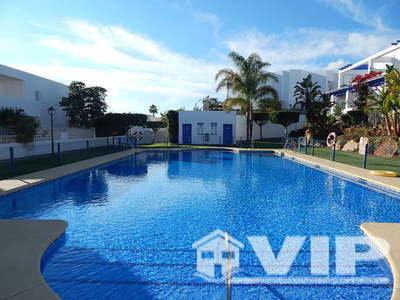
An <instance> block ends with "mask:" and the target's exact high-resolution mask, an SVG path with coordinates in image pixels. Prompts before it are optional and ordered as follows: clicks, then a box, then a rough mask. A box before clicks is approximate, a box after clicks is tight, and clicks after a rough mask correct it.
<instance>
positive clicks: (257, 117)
mask: <svg viewBox="0 0 400 300" xmlns="http://www.w3.org/2000/svg"><path fill="white" fill-rule="evenodd" d="M269 119H270V117H269V114H268V113H265V112H256V113H254V122H255V123H256V124H257V125H258V126H259V127H260V139H262V138H263V132H262V127H263V126H264V125H265V124H267V123H268V121H269Z"/></svg>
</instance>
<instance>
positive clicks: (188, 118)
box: [179, 111, 236, 145]
mask: <svg viewBox="0 0 400 300" xmlns="http://www.w3.org/2000/svg"><path fill="white" fill-rule="evenodd" d="M199 122H203V123H204V134H206V133H208V134H210V135H209V141H208V142H207V141H205V135H204V134H203V135H199V134H197V123H199ZM211 123H217V134H216V135H211ZM183 124H191V125H192V144H209V145H212V144H222V143H223V124H232V132H233V136H234V137H233V139H234V141H233V142H235V132H236V111H180V112H179V144H182V143H183V142H182V125H183Z"/></svg>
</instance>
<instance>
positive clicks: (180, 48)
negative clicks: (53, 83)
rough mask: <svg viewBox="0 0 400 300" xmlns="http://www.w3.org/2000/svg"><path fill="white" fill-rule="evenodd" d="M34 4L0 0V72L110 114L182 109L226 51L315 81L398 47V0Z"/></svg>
mask: <svg viewBox="0 0 400 300" xmlns="http://www.w3.org/2000/svg"><path fill="white" fill-rule="evenodd" d="M38 3H39V2H38V1H27V0H24V1H20V0H13V1H5V0H0V36H1V39H0V58H1V59H0V64H4V65H8V66H11V67H15V68H19V69H22V70H25V71H28V72H32V73H35V74H38V75H42V76H44V77H47V78H51V79H54V80H58V81H61V82H64V83H66V84H68V83H69V82H71V81H72V80H82V81H84V82H85V83H87V84H88V85H100V86H103V87H105V88H107V89H108V91H109V92H108V94H109V96H108V103H109V106H110V108H109V110H110V111H113V112H129V111H130V112H147V110H148V107H149V105H150V104H152V103H154V104H156V105H157V106H159V108H160V110H161V111H164V110H167V109H170V108H179V107H186V108H187V109H191V108H192V107H193V105H194V103H195V102H196V100H198V99H200V98H202V97H204V96H206V95H210V96H214V95H215V82H214V75H215V72H216V71H217V70H218V69H219V68H221V67H224V66H229V65H230V62H229V61H228V60H227V58H226V55H227V54H228V53H229V52H230V51H232V50H234V51H238V52H240V53H242V54H243V55H248V54H250V53H252V52H257V53H259V54H260V55H261V56H262V58H263V59H264V60H267V61H269V62H270V63H271V70H272V71H280V70H284V69H291V68H301V69H306V70H311V71H318V72H323V71H324V70H335V69H337V68H338V67H340V66H342V65H344V64H346V63H351V62H354V61H356V60H358V59H361V58H364V57H365V56H367V55H369V54H372V53H374V52H376V51H379V50H381V49H384V48H386V47H388V46H389V45H390V42H391V41H393V40H396V39H400V22H399V21H398V15H397V14H398V12H399V11H400V1H398V0H385V1H375V0H364V1H362V0H302V1H300V0H299V1H292V0H280V1H273V0H270V1H266V0H247V1H244V0H240V1H239V0H236V1H233V0H231V1H225V0H218V1H215V0H214V1H208V0H191V1H189V0H186V1H184V0H146V1H144V0H143V1H120V0H116V1H95V2H94V1H72V0H71V1H54V0H52V1H48V0H41V1H40V5H38ZM93 3H95V4H93ZM218 96H220V97H222V95H218Z"/></svg>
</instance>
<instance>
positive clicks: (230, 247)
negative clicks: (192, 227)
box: [192, 229, 243, 280]
mask: <svg viewBox="0 0 400 300" xmlns="http://www.w3.org/2000/svg"><path fill="white" fill-rule="evenodd" d="M192 247H193V248H195V249H196V265H197V268H196V269H197V275H198V276H200V277H202V278H205V279H208V280H212V279H215V278H216V272H215V271H216V267H217V266H219V267H220V268H221V274H222V277H225V274H226V272H227V271H229V272H231V271H232V270H233V269H235V268H239V250H240V248H243V244H242V243H241V242H239V241H238V240H236V239H234V238H233V237H231V236H230V235H229V234H228V233H226V232H223V231H221V230H219V229H217V230H214V231H213V232H211V233H209V234H208V235H206V236H205V237H203V238H201V239H200V240H197V241H196V242H194V243H193V244H192Z"/></svg>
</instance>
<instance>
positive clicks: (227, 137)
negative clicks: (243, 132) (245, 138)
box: [222, 124, 233, 145]
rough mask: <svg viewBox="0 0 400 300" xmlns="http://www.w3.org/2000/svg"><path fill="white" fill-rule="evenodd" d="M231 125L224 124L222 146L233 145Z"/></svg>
mask: <svg viewBox="0 0 400 300" xmlns="http://www.w3.org/2000/svg"><path fill="white" fill-rule="evenodd" d="M232 128H233V127H232V124H224V128H223V129H224V131H223V137H222V139H223V144H224V145H232V144H233V129H232Z"/></svg>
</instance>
